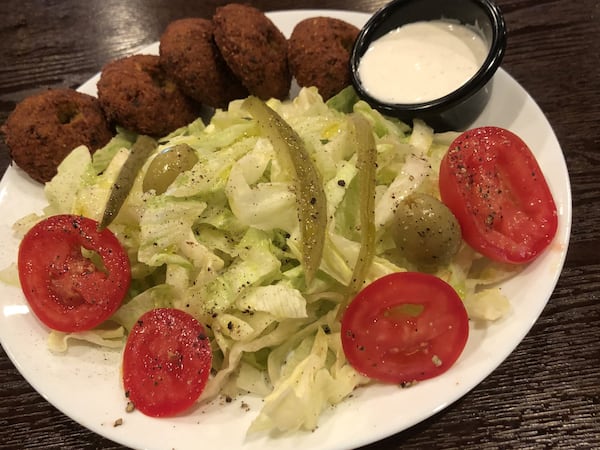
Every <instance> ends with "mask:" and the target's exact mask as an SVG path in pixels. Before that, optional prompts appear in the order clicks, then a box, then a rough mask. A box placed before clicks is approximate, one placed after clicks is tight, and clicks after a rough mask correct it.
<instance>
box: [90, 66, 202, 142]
mask: <svg viewBox="0 0 600 450" xmlns="http://www.w3.org/2000/svg"><path fill="white" fill-rule="evenodd" d="M97 88H98V99H99V100H100V104H101V105H102V108H103V110H104V113H105V114H106V116H107V117H108V119H109V120H110V121H112V122H115V123H116V124H118V125H120V126H122V127H124V128H126V129H128V130H130V131H134V132H136V133H139V134H147V135H150V136H164V135H166V134H168V133H170V132H172V131H174V130H176V129H177V128H180V127H182V126H184V125H187V124H188V123H190V122H192V121H193V120H194V119H196V118H197V117H198V115H199V105H198V104H197V103H196V102H195V101H193V100H192V99H191V98H189V97H187V96H186V95H184V94H183V93H182V92H181V90H180V89H179V87H178V86H177V83H175V81H174V80H172V79H171V78H169V77H168V76H167V74H166V73H165V71H164V70H163V69H162V67H161V66H160V61H159V56H158V55H132V56H127V57H124V58H120V59H116V60H114V61H111V62H110V63H108V64H106V65H105V66H104V68H103V69H102V73H101V75H100V80H98V83H97Z"/></svg>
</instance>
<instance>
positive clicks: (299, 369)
mask: <svg viewBox="0 0 600 450" xmlns="http://www.w3.org/2000/svg"><path fill="white" fill-rule="evenodd" d="M268 104H269V106H270V107H271V108H273V109H274V110H275V111H276V112H278V113H279V115H280V116H281V117H283V118H284V119H285V120H286V122H287V123H288V124H289V125H290V126H291V127H292V128H293V129H294V130H295V131H296V132H297V133H298V134H299V135H300V137H301V138H302V139H303V141H304V142H305V144H306V148H307V151H308V152H309V154H310V157H311V160H312V162H313V164H314V165H315V166H316V168H317V169H318V171H319V173H320V175H321V177H322V180H323V189H324V192H325V196H326V199H327V213H328V214H327V228H326V236H325V245H324V249H323V257H322V260H321V263H320V266H319V270H318V271H317V273H316V274H315V278H314V280H313V281H312V282H311V283H310V284H308V285H307V283H306V280H305V277H304V273H303V268H302V264H301V250H300V249H301V245H300V244H301V242H300V228H299V222H298V211H297V205H296V202H295V192H294V179H293V176H294V175H293V171H291V170H290V167H289V165H288V164H287V163H286V161H285V160H284V159H282V158H281V155H278V154H277V152H276V151H275V149H274V148H273V146H272V145H271V143H270V141H269V139H267V138H266V136H264V135H263V134H262V133H261V129H260V127H259V126H257V123H256V121H255V120H254V119H252V117H251V116H250V115H248V114H247V113H246V112H245V111H244V110H243V108H242V107H241V105H242V103H241V101H234V102H232V103H231V104H230V107H229V108H228V110H218V111H216V113H215V115H214V116H213V118H212V119H211V121H210V123H208V124H206V125H205V124H204V123H203V122H202V121H201V120H197V121H195V122H193V123H191V124H190V125H189V126H187V127H183V128H181V129H179V130H177V131H176V132H174V133H171V134H170V135H169V136H166V137H165V138H162V139H160V140H159V141H158V142H159V147H158V149H157V150H156V154H157V153H158V152H160V151H162V150H163V149H165V148H167V147H169V146H172V145H177V144H180V143H185V144H187V145H189V146H190V147H192V148H193V149H194V150H195V151H196V152H197V156H198V162H197V163H196V164H195V165H194V167H192V168H191V169H190V170H188V171H186V172H184V173H181V174H180V175H179V176H178V177H177V178H176V179H175V180H174V182H173V183H172V184H171V185H170V186H169V188H168V189H167V190H166V191H165V192H164V193H162V194H160V195H157V194H156V193H155V192H154V191H149V192H143V190H142V188H141V185H142V181H143V179H144V176H145V174H146V169H147V167H148V165H149V164H150V162H151V160H152V158H153V157H154V155H151V156H150V158H149V160H148V161H147V162H146V164H145V166H144V167H143V168H142V170H141V172H140V173H139V174H138V176H137V178H136V181H135V183H134V185H133V188H132V190H131V192H130V193H129V196H128V197H127V199H126V201H125V203H124V205H123V206H122V208H121V210H120V212H119V214H118V216H117V217H116V218H115V220H114V221H113V223H112V224H111V225H110V229H111V230H112V231H113V232H114V233H115V234H116V235H117V237H118V238H119V239H120V241H121V242H122V243H123V245H124V247H125V248H126V250H127V252H128V254H129V257H130V260H131V264H132V283H131V289H130V292H129V294H128V297H127V299H126V301H125V302H124V304H123V306H122V307H121V308H120V309H119V310H118V311H117V312H116V314H115V315H114V317H113V318H112V321H113V322H115V323H117V324H119V325H120V326H121V327H122V329H123V330H124V332H125V333H126V332H127V331H128V330H129V329H130V328H131V327H132V325H133V324H134V323H135V321H136V319H137V318H138V317H139V316H140V315H141V314H143V313H144V312H146V311H148V310H150V309H153V308H156V307H160V306H173V307H177V308H180V309H182V310H185V311H188V312H189V313H191V314H193V315H194V316H195V317H196V318H198V319H199V320H200V321H201V322H202V323H203V324H205V326H206V328H207V330H208V331H209V333H210V337H211V341H212V344H213V351H214V355H215V356H214V358H213V361H214V364H213V372H214V374H213V376H211V378H210V380H209V382H208V385H207V387H206V390H205V391H204V393H203V395H202V398H201V400H202V401H209V400H211V399H213V398H215V397H216V396H218V395H220V394H222V395H228V396H232V395H238V394H248V393H250V395H260V396H261V397H264V406H263V408H262V410H261V411H260V413H259V414H258V416H257V418H256V419H255V421H254V423H253V424H252V426H251V429H250V431H251V432H271V431H275V432H287V431H293V430H300V429H304V430H311V429H314V428H315V427H316V426H317V424H318V420H319V416H320V415H321V413H322V411H323V410H325V409H326V408H328V407H329V406H330V405H333V404H336V403H339V402H340V401H342V400H343V399H344V398H346V397H347V396H348V395H349V394H350V393H351V392H352V391H353V390H354V389H356V388H357V387H358V386H361V385H364V384H366V383H368V382H369V380H367V379H366V378H365V377H363V376H361V375H360V374H359V373H357V372H356V371H355V370H354V369H353V368H352V367H351V366H350V365H349V364H348V363H347V362H346V359H345V357H344V352H343V351H342V348H341V341H340V324H339V320H338V319H337V317H338V316H337V314H338V308H339V305H341V304H343V303H344V301H346V300H347V299H346V295H347V292H348V290H347V288H348V286H349V284H350V283H351V278H352V274H353V270H354V268H355V265H356V264H357V259H358V257H359V254H360V251H361V233H360V218H359V214H357V210H358V208H359V205H360V198H361V197H360V196H361V189H360V187H359V184H360V183H359V178H360V177H358V176H357V175H358V171H359V169H358V168H357V155H356V147H357V144H356V141H357V140H356V136H354V135H353V133H354V126H353V123H352V121H351V118H350V114H358V115H360V116H361V117H364V119H366V122H367V123H368V126H369V127H370V132H371V133H372V137H373V142H374V143H375V147H376V158H377V169H376V171H375V174H374V178H375V188H374V192H375V203H374V221H375V233H376V240H375V249H374V255H373V259H372V262H371V264H370V265H369V267H368V268H367V269H366V270H365V271H364V277H365V279H366V280H365V281H366V282H369V281H372V280H375V279H377V278H379V277H381V276H383V275H385V274H388V273H391V272H395V271H403V270H410V267H409V266H407V265H406V263H405V262H403V261H401V260H400V259H398V258H394V257H393V256H391V255H393V249H394V244H393V240H392V239H391V238H390V236H389V227H390V224H391V222H392V219H393V216H394V211H395V210H396V208H397V206H398V203H399V202H400V201H401V200H402V199H403V198H404V197H405V196H407V195H409V194H410V193H412V192H415V191H424V192H428V193H430V194H432V195H437V196H439V192H437V172H438V167H439V161H440V160H441V157H442V156H443V154H444V152H445V150H446V149H447V146H448V144H449V142H450V141H451V138H452V135H450V134H447V133H446V134H440V135H438V134H435V133H434V131H433V130H432V129H431V128H430V127H428V126H427V125H426V124H425V123H423V122H421V121H418V120H417V121H415V122H414V123H413V124H411V126H409V125H408V124H405V123H403V122H401V121H398V120H395V119H390V118H386V117H384V116H382V115H381V114H380V113H378V112H377V111H375V110H373V109H371V108H370V107H369V106H368V105H367V104H366V103H365V102H362V101H359V100H358V99H357V98H356V96H355V95H353V93H352V91H350V90H346V91H343V92H342V93H340V94H339V96H338V97H335V98H333V99H332V100H330V101H329V102H328V103H324V102H323V100H322V98H321V97H320V96H319V94H318V93H317V91H316V90H315V89H314V88H308V89H302V90H301V91H300V93H299V95H298V96H297V97H296V98H295V99H293V100H291V101H285V102H282V101H278V100H270V101H269V102H268ZM134 141H135V136H133V135H131V134H130V133H127V132H126V131H124V130H119V133H118V134H117V136H116V137H115V138H114V139H113V140H112V141H111V142H110V143H109V144H108V145H107V146H106V147H105V148H103V149H100V150H99V151H97V152H96V153H95V154H94V155H93V156H92V157H90V156H89V152H88V151H87V149H85V148H83V147H82V148H78V149H75V150H74V151H73V152H72V153H71V154H70V155H69V156H68V157H67V158H66V159H65V160H64V161H63V163H62V164H61V166H60V167H59V170H58V174H57V175H56V177H55V178H54V179H53V180H52V181H51V182H50V183H48V184H47V185H46V189H45V194H46V197H47V199H48V207H47V208H46V210H45V211H44V214H45V215H52V214H57V213H74V214H82V215H85V216H88V217H91V218H94V219H96V220H98V219H99V218H100V217H101V213H102V209H103V206H104V204H105V201H106V198H107V196H108V193H109V191H110V188H111V185H112V183H113V182H114V180H115V177H116V175H117V174H118V172H119V169H120V167H121V166H122V164H123V163H124V161H125V160H126V159H127V155H128V153H129V149H130V148H131V145H132V143H133V142H134ZM39 219H40V217H37V216H29V217H27V218H24V219H23V220H21V221H20V222H19V223H18V224H17V225H16V229H18V232H19V233H21V234H23V233H24V232H25V231H26V230H27V229H28V227H30V226H32V225H33V223H35V222H36V221H37V220H39ZM514 270H515V269H514V268H513V267H502V266H499V265H493V264H490V263H483V262H482V258H480V257H479V255H476V254H474V252H473V251H471V250H470V249H468V248H467V247H466V246H465V247H464V248H463V249H462V250H461V251H460V252H459V254H458V255H457V256H456V258H455V260H454V261H452V263H451V264H450V265H449V266H447V267H443V268H440V271H439V273H438V276H440V277H442V278H443V279H445V280H447V281H448V282H449V283H450V284H451V285H452V286H453V287H455V288H456V290H457V292H459V293H460V295H461V297H462V298H463V299H464V300H465V303H466V305H467V308H468V311H469V313H470V314H471V315H472V318H475V319H482V320H496V319H498V318H499V317H501V316H502V315H503V314H504V313H505V312H506V311H507V308H508V302H507V300H506V299H505V298H504V297H503V295H502V294H501V293H500V292H499V291H498V290H497V289H495V288H494V287H493V284H494V283H496V282H497V281H498V280H500V279H502V278H503V277H506V276H510V275H511V274H512V272H513V271H514ZM118 330H121V328H119V329H118ZM70 338H75V339H87V340H89V341H91V342H95V343H97V344H100V345H104V344H106V345H114V344H115V342H118V343H120V342H121V340H120V336H119V331H117V334H116V335H115V336H112V335H111V336H106V335H102V334H101V333H100V334H99V333H94V332H92V333H88V334H87V335H85V336H82V335H77V336H75V335H74V336H65V335H62V334H61V335H56V334H54V335H53V336H52V346H53V347H54V348H56V349H58V350H60V351H64V350H65V349H66V343H67V341H68V339H70Z"/></svg>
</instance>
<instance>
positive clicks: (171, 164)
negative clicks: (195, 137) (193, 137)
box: [142, 144, 198, 194]
mask: <svg viewBox="0 0 600 450" xmlns="http://www.w3.org/2000/svg"><path fill="white" fill-rule="evenodd" d="M197 162H198V155H196V151H195V150H194V149H193V148H192V147H190V146H189V145H187V144H178V145H175V146H173V147H167V148H166V149H164V150H162V151H161V152H160V153H159V154H158V155H156V157H155V158H154V159H153V160H152V162H151V163H150V165H149V166H148V170H147V171H146V175H145V176H144V182H143V183H142V189H143V190H144V192H148V191H150V190H151V189H154V191H155V192H156V193H157V194H162V193H163V192H165V191H166V190H167V188H168V187H169V186H170V185H171V183H173V181H174V180H175V178H177V176H178V175H179V174H180V173H182V172H185V171H186V170H190V169H191V168H192V167H194V165H195V164H196V163H197Z"/></svg>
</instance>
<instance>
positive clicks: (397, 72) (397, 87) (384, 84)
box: [358, 20, 488, 103]
mask: <svg viewBox="0 0 600 450" xmlns="http://www.w3.org/2000/svg"><path fill="white" fill-rule="evenodd" d="M487 53H488V46H487V44H486V42H485V41H484V40H483V38H482V37H481V36H480V35H479V34H478V33H477V32H475V31H474V30H472V29H471V28H469V27H466V26H464V25H460V24H457V23H453V22H446V21H443V20H433V21H421V22H414V23H409V24H406V25H403V26H401V27H399V28H396V29H395V30H392V31H390V32H389V33H387V34H386V35H384V36H382V37H381V38H379V39H377V40H375V41H374V42H373V43H372V44H371V45H370V46H369V48H368V49H367V51H366V52H365V54H364V55H363V57H362V58H361V61H360V64H359V67H358V75H359V78H360V80H361V82H362V84H363V86H364V88H365V89H366V90H367V92H368V93H369V94H370V95H372V96H373V97H375V98H377V99H379V100H381V101H385V102H388V103H421V102H426V101H429V100H434V99H436V98H440V97H443V96H444V95H447V94H449V93H450V92H452V91H455V90H456V89H458V88H459V87H460V86H462V85H463V84H465V83H466V82H467V81H468V80H469V79H470V78H471V77H472V76H473V75H474V74H475V73H476V72H477V71H478V70H479V68H480V67H481V65H482V64H483V61H485V58H486V56H487Z"/></svg>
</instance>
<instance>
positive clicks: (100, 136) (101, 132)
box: [1, 88, 113, 183]
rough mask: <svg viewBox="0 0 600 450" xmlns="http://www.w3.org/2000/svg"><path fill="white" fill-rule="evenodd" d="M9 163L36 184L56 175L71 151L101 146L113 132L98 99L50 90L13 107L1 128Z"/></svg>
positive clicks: (64, 91) (60, 90) (64, 90)
mask: <svg viewBox="0 0 600 450" xmlns="http://www.w3.org/2000/svg"><path fill="white" fill-rule="evenodd" d="M1 131H2V132H3V134H4V135H5V136H4V137H5V141H6V145H7V146H8V148H9V152H10V157H11V158H12V160H13V161H14V162H15V164H17V166H19V167H20V168H21V169H23V170H24V171H25V172H26V173H27V174H28V175H29V176H30V177H31V178H33V179H34V180H36V181H39V182H40V183H45V182H47V181H50V180H51V179H52V177H54V175H56V172H57V168H58V165H59V164H60V163H61V162H62V160H63V159H64V158H65V157H66V156H67V155H68V154H69V153H70V152H71V150H73V149H74V148H76V147H78V146H80V145H85V146H87V147H88V149H89V150H90V152H92V153H93V152H94V151H96V150H97V149H99V148H101V147H103V146H104V145H106V144H107V143H108V141H110V139H111V138H112V137H113V131H112V129H111V127H110V126H109V123H108V121H107V119H106V117H105V115H104V112H103V111H102V108H101V107H100V103H99V102H98V99H96V98H95V97H92V96H91V95H87V94H83V93H81V92H77V91H75V90H72V89H62V88H61V89H50V90H47V91H43V92H40V93H38V94H35V95H32V96H30V97H27V98H25V99H24V100H23V101H21V102H20V103H18V104H17V106H16V107H15V109H14V110H13V111H12V113H11V114H10V115H9V116H8V119H7V121H6V123H5V124H4V126H3V127H2V130H1Z"/></svg>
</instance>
